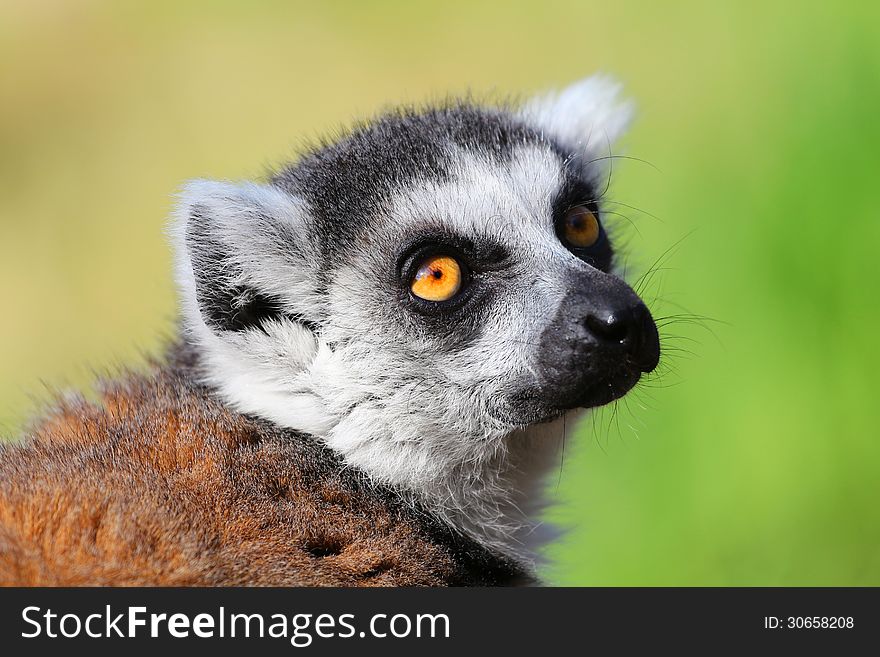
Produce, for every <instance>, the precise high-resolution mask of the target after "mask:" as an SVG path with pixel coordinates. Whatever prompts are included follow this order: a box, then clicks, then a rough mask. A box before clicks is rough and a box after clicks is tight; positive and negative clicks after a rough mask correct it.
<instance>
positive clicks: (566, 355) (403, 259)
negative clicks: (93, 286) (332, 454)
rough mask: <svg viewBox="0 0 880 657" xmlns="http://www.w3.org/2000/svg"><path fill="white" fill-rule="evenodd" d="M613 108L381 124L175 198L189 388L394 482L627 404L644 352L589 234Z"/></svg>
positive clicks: (609, 265) (583, 87) (645, 367)
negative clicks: (578, 414)
mask: <svg viewBox="0 0 880 657" xmlns="http://www.w3.org/2000/svg"><path fill="white" fill-rule="evenodd" d="M615 93H616V86H615V85H612V84H611V83H609V82H608V81H607V80H604V79H596V78H593V79H589V80H587V81H585V82H582V83H579V84H578V85H575V86H574V87H572V88H570V89H568V90H566V91H565V92H563V93H562V94H560V95H557V96H551V97H547V98H543V99H539V100H537V101H533V102H532V103H531V104H529V105H527V106H526V107H525V108H523V109H521V110H518V111H508V110H501V109H485V108H478V107H475V106H472V105H469V104H464V103H462V104H452V105H448V106H445V107H442V108H439V109H428V110H425V111H420V112H401V113H397V114H390V115H387V116H384V117H382V118H380V119H378V120H377V121H375V122H373V123H371V124H368V125H365V126H362V127H360V128H358V129H356V130H355V131H353V132H352V133H350V134H349V135H347V136H345V137H344V138H342V139H341V140H340V141H338V142H336V143H333V144H330V145H327V146H325V147H324V148H321V149H319V150H316V151H314V152H312V153H310V154H308V155H306V156H305V157H303V158H302V159H301V160H300V161H299V162H298V163H296V164H294V165H292V166H290V167H288V168H286V169H284V170H282V171H280V172H279V173H277V174H276V175H275V176H274V177H273V178H272V179H271V180H270V181H269V182H268V184H265V185H257V184H249V183H248V184H240V185H237V184H229V183H210V182H196V183H192V184H190V185H189V186H188V187H187V188H186V190H185V192H184V194H183V200H182V203H181V208H180V211H179V214H178V220H177V224H176V235H177V238H178V241H177V246H178V249H179V253H180V258H179V279H180V282H181V287H182V292H183V299H184V310H185V325H186V327H187V329H188V331H189V333H190V336H191V339H193V341H194V342H195V344H196V345H197V346H198V347H199V348H200V350H201V353H202V359H201V360H202V367H203V371H204V376H205V379H206V380H207V381H208V382H209V383H210V384H211V385H213V386H214V387H216V389H217V390H218V391H219V392H220V394H221V395H223V396H224V397H225V398H226V400H227V401H228V402H229V403H231V404H232V405H234V406H235V407H237V408H238V409H239V410H242V411H244V412H248V413H252V414H255V415H259V416H262V417H265V418H267V419H270V420H273V421H275V422H278V423H280V424H282V425H284V426H288V427H292V428H295V429H300V430H303V431H306V432H309V433H313V434H315V435H318V436H319V437H322V438H323V439H324V440H325V441H326V442H327V443H328V444H329V445H330V446H331V447H333V448H335V449H337V450H338V451H340V452H342V453H343V454H345V456H346V458H348V459H349V460H350V461H351V462H352V463H353V464H355V465H359V466H361V467H363V468H364V469H365V470H366V471H367V472H368V473H370V474H371V475H372V476H374V477H376V478H378V479H381V480H384V481H389V482H392V483H396V484H403V485H417V482H418V481H419V479H420V477H421V476H422V475H423V474H424V472H425V471H429V472H435V471H437V470H438V468H439V469H449V468H453V469H454V468H455V467H456V464H457V463H460V462H462V461H464V460H467V459H473V458H475V455H477V453H478V450H483V452H481V453H484V452H485V450H486V449H490V450H491V449H496V448H497V443H499V442H501V441H503V440H504V439H505V437H506V436H508V435H510V434H511V432H513V431H514V430H516V429H518V428H521V427H523V426H527V425H531V424H535V423H539V422H544V421H547V420H550V419H553V418H555V417H558V416H559V415H561V414H563V413H565V412H566V411H568V410H571V409H575V408H583V407H591V406H597V405H600V404H604V403H607V402H609V401H611V400H613V399H616V398H617V397H619V396H621V395H623V394H624V393H625V392H627V391H628V390H629V389H630V388H631V387H632V386H633V385H634V384H635V383H636V382H637V381H638V380H639V377H640V375H641V374H642V373H645V372H650V371H651V370H652V369H653V368H654V367H655V366H656V364H657V361H658V357H659V342H658V335H657V330H656V328H655V326H654V322H653V320H652V318H651V315H650V313H649V312H648V310H647V308H646V307H645V305H644V304H643V303H642V301H641V300H640V299H639V298H638V297H637V295H636V294H635V293H634V292H633V291H632V289H630V288H629V287H628V286H627V285H626V283H624V282H623V281H622V280H621V279H620V278H618V277H617V276H616V275H615V274H614V273H613V264H614V256H613V250H612V246H611V243H610V240H609V236H608V232H607V230H606V226H605V225H604V222H603V219H604V217H603V213H602V196H603V192H604V184H605V180H606V176H605V174H606V172H607V171H606V168H605V166H603V165H604V163H605V162H606V161H607V158H605V157H603V156H606V155H607V153H608V151H607V149H608V146H609V144H610V140H611V139H613V138H614V137H616V135H617V133H619V132H620V130H621V128H622V125H623V123H625V122H626V119H627V115H628V108H627V107H626V106H625V105H623V106H621V105H620V104H618V103H617V102H616V101H615ZM487 445H488V446H493V445H495V447H490V448H487V447H486V446H487Z"/></svg>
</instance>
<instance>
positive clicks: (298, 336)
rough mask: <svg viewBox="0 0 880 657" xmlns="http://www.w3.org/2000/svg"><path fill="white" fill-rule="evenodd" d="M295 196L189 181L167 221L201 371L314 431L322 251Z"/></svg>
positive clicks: (279, 418) (321, 420) (321, 423)
mask: <svg viewBox="0 0 880 657" xmlns="http://www.w3.org/2000/svg"><path fill="white" fill-rule="evenodd" d="M308 218H309V215H308V212H307V208H306V205H305V203H304V202H303V201H301V200H300V199H298V198H296V197H294V196H291V195H290V194H288V193H287V192H285V191H283V190H281V189H278V188H276V187H274V186H271V185H259V184H255V183H229V182H213V181H206V180H198V181H193V182H191V183H189V184H188V185H186V187H185V188H184V189H183V191H182V193H181V195H180V202H179V204H178V207H177V209H176V211H175V213H174V217H173V221H172V225H171V227H170V234H171V238H172V240H173V242H174V250H175V255H176V259H177V263H176V264H177V281H178V286H179V289H180V295H181V306H182V310H183V321H184V329H185V331H186V334H187V336H188V338H189V339H190V340H191V341H192V342H193V343H194V344H195V345H197V347H198V350H199V354H200V365H201V370H202V377H203V379H204V380H205V381H206V382H207V383H209V384H212V385H213V386H214V388H215V389H216V390H217V391H218V392H219V393H220V394H221V395H222V396H223V397H224V398H225V399H226V401H227V402H228V403H229V404H231V405H232V406H233V407H234V408H236V409H238V410H240V411H243V412H246V413H253V414H255V415H259V416H261V417H264V418H268V419H270V420H274V421H275V422H278V423H280V424H282V425H284V426H291V427H295V428H300V429H303V430H306V431H309V432H312V433H318V432H320V431H322V430H324V429H325V428H326V427H325V423H326V418H325V416H326V413H324V411H323V409H322V408H321V406H320V403H319V402H318V401H317V400H316V399H315V398H314V396H313V395H311V394H310V391H309V390H308V387H307V381H306V379H307V376H306V373H307V370H308V368H309V366H310V365H311V363H312V362H313V361H314V359H315V358H316V357H317V355H318V353H319V350H320V342H319V333H320V322H321V320H322V319H323V317H322V316H321V315H322V312H323V308H322V307H321V303H320V296H319V295H318V294H317V292H316V287H317V267H318V264H317V262H318V258H317V256H316V254H315V253H314V250H313V247H312V245H311V244H310V240H309V239H308V237H307V235H308V232H307V226H308Z"/></svg>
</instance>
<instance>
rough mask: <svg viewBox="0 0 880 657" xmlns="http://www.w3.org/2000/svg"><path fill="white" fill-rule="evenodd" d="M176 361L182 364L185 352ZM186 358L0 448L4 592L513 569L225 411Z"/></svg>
mask: <svg viewBox="0 0 880 657" xmlns="http://www.w3.org/2000/svg"><path fill="white" fill-rule="evenodd" d="M181 353H183V352H181ZM184 361H185V358H180V357H178V358H172V364H170V365H163V366H156V367H155V368H154V369H153V371H151V372H150V373H149V374H146V375H129V376H127V377H125V378H123V379H121V380H120V381H119V382H116V383H114V384H112V385H110V386H109V387H107V389H106V390H105V391H104V393H103V396H102V402H101V403H100V404H97V405H96V404H89V403H86V402H85V401H77V402H66V403H63V404H61V405H59V406H58V407H57V408H56V410H55V411H54V412H53V413H52V414H51V415H50V416H49V417H48V418H47V419H46V420H45V421H44V422H43V423H42V424H41V425H39V426H38V428H37V429H36V430H34V431H33V432H32V433H31V435H29V436H27V437H26V438H25V440H24V441H23V442H22V443H21V444H19V445H10V446H7V447H5V448H2V450H0V584H4V585H25V586H29V585H49V586H76V585H167V586H191V585H329V586H374V585H390V586H400V585H450V584H451V585H459V584H499V583H510V582H513V581H515V580H517V579H518V578H519V577H520V576H521V575H522V573H521V572H519V571H518V569H517V568H515V567H514V566H512V565H511V564H510V563H509V562H507V561H505V560H504V559H501V558H498V557H494V556H492V555H490V554H489V553H487V552H486V551H485V550H483V549H482V548H481V547H479V546H477V545H476V544H475V543H473V542H471V541H469V540H466V539H464V538H463V537H461V536H458V535H456V534H454V533H453V532H451V531H450V530H449V529H447V528H445V527H443V526H441V525H439V524H438V523H437V522H436V521H434V520H432V519H431V518H430V517H429V516H427V515H426V514H424V513H422V512H420V511H419V510H418V509H414V508H412V506H410V505H407V504H404V503H403V501H402V500H401V498H400V497H399V496H397V495H396V494H395V493H394V491H390V490H384V489H381V488H378V487H374V486H372V485H370V484H369V482H367V481H366V480H365V478H364V477H363V476H362V475H361V474H360V473H358V472H356V471H353V470H351V469H347V468H345V467H344V466H343V464H342V463H341V462H340V461H339V460H338V459H337V458H336V457H335V456H334V455H333V454H332V453H330V452H329V451H328V450H327V449H325V448H324V447H322V446H321V445H319V444H318V443H317V441H315V440H314V439H313V438H311V437H308V436H303V435H300V434H297V433H294V432H289V431H282V430H280V429H278V428H276V427H274V426H272V425H269V424H268V423H265V422H262V421H259V420H256V419H252V418H248V417H245V416H243V415H241V414H238V413H235V412H233V411H231V410H229V409H228V408H226V407H225V406H223V405H222V404H220V403H218V402H217V401H216V400H214V399H213V398H212V397H211V395H210V394H209V392H208V391H206V390H204V389H202V388H200V387H198V386H196V385H194V384H192V383H190V380H191V378H192V377H191V372H190V370H189V366H190V365H191V364H190V365H188V364H186V363H185V362H184Z"/></svg>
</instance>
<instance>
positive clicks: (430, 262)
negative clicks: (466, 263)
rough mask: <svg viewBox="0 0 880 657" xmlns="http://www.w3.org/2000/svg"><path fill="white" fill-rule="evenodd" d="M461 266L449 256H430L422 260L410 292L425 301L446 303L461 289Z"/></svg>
mask: <svg viewBox="0 0 880 657" xmlns="http://www.w3.org/2000/svg"><path fill="white" fill-rule="evenodd" d="M461 279H462V274H461V265H459V264H458V262H457V261H456V260H455V258H451V257H449V256H430V257H428V258H425V259H424V260H422V262H421V264H419V268H418V271H416V275H415V276H414V277H413V281H412V284H411V285H410V288H409V289H410V290H412V293H413V294H415V295H416V296H417V297H419V298H420V299H425V300H426V301H447V300H448V299H451V298H452V297H454V296H455V295H456V294H458V291H459V290H460V289H461Z"/></svg>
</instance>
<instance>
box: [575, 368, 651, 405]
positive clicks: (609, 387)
mask: <svg viewBox="0 0 880 657" xmlns="http://www.w3.org/2000/svg"><path fill="white" fill-rule="evenodd" d="M651 369H652V370H653V369H654V368H653V367H652V368H651ZM641 377H642V370H641V369H640V368H639V367H637V366H633V365H631V364H629V363H627V364H626V365H624V366H621V367H617V368H615V369H613V370H611V371H610V372H609V373H608V376H607V377H604V378H603V379H602V380H599V381H596V382H595V383H590V384H588V385H587V386H586V387H585V388H584V389H583V391H582V392H581V393H580V397H581V401H580V403H578V405H577V407H579V408H595V407H597V406H604V405H605V404H610V403H611V402H613V401H614V400H616V399H620V398H621V397H623V396H624V395H625V394H626V393H628V392H629V391H630V390H632V389H633V388H634V387H635V386H636V384H637V383H638V382H639V380H640V379H641Z"/></svg>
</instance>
